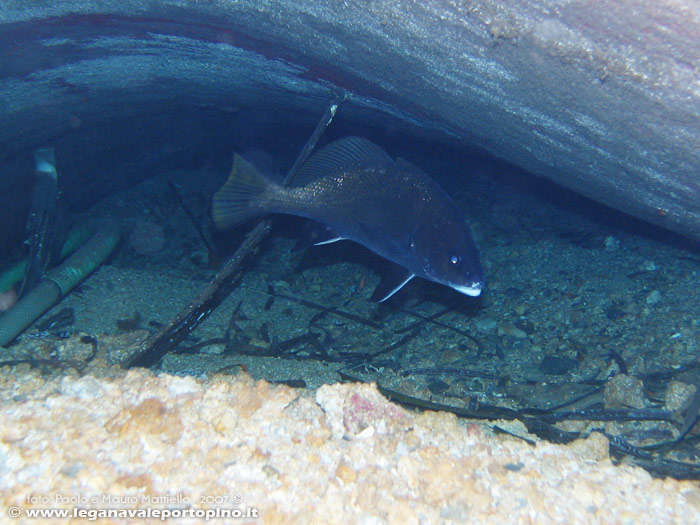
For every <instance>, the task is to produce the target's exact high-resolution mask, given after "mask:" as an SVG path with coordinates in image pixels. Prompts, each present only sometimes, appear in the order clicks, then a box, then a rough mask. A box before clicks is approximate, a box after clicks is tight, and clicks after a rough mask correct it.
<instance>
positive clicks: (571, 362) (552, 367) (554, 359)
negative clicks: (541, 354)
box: [540, 355, 578, 376]
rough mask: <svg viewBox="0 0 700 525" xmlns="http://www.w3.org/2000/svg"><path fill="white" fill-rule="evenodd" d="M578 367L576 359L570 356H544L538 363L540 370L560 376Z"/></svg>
mask: <svg viewBox="0 0 700 525" xmlns="http://www.w3.org/2000/svg"><path fill="white" fill-rule="evenodd" d="M576 367H578V361H576V359H573V358H571V357H559V356H554V355H548V356H545V358H544V359H542V363H540V371H541V372H542V373H543V374H547V375H550V376H560V375H564V374H568V373H569V372H570V371H571V370H573V369H574V368H576Z"/></svg>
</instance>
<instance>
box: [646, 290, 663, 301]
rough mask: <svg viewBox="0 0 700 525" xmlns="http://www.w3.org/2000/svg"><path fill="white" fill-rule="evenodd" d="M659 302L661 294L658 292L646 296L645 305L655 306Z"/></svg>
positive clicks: (653, 291) (654, 291)
mask: <svg viewBox="0 0 700 525" xmlns="http://www.w3.org/2000/svg"><path fill="white" fill-rule="evenodd" d="M659 301H661V292H660V291H658V290H652V291H651V293H650V294H649V295H647V304H656V303H658V302H659Z"/></svg>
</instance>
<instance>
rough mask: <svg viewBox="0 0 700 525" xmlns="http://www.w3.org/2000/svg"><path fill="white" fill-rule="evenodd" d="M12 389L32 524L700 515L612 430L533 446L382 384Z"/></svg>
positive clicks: (4, 482)
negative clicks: (625, 461) (618, 446)
mask: <svg viewBox="0 0 700 525" xmlns="http://www.w3.org/2000/svg"><path fill="white" fill-rule="evenodd" d="M0 401H1V403H2V404H1V406H0V436H1V438H0V469H1V470H2V476H0V487H1V490H2V502H1V504H2V508H1V509H0V512H1V513H2V516H3V517H2V521H3V522H11V520H10V519H9V518H8V516H9V515H11V514H12V513H13V512H17V511H16V510H15V509H14V508H13V507H16V508H19V509H20V511H19V512H20V516H19V518H18V519H17V520H18V522H23V523H36V522H37V521H39V522H41V523H51V522H56V523H59V522H60V523H72V522H82V523H85V522H87V520H88V519H89V516H90V514H89V512H90V511H92V512H93V514H92V517H99V516H100V515H101V514H99V513H100V512H101V513H103V514H102V515H104V514H105V513H106V512H107V510H108V509H112V512H113V517H112V518H104V519H99V521H100V522H102V523H105V522H115V523H141V522H144V521H146V522H150V521H153V522H156V521H158V520H157V519H155V518H152V519H151V520H149V519H146V520H144V519H143V516H144V515H145V514H141V515H138V514H136V515H135V516H136V517H133V518H130V517H129V515H128V512H129V511H131V512H132V513H133V512H141V513H146V512H151V513H152V514H151V515H152V516H153V515H154V514H153V513H154V511H155V512H158V511H160V512H161V513H162V512H163V511H165V512H166V513H170V515H171V516H172V517H171V518H170V519H169V521H171V522H178V523H180V522H192V523H194V522H199V521H201V519H200V518H197V517H189V516H193V515H195V514H196V513H199V516H200V517H201V516H202V515H203V513H204V512H205V511H207V510H210V511H212V512H214V513H217V512H218V513H219V515H220V516H223V515H225V514H224V513H225V512H227V511H228V512H230V513H231V515H232V516H236V517H238V519H236V520H235V521H236V522H239V523H343V524H346V523H367V524H374V523H401V524H402V525H408V524H413V523H416V524H417V523H452V522H454V523H461V522H470V523H587V524H589V523H700V488H699V485H698V483H697V482H679V481H676V480H672V479H666V480H659V479H653V478H652V477H651V476H650V475H649V474H648V473H647V472H646V471H644V470H642V469H640V468H634V467H628V466H614V465H613V464H612V463H611V461H610V459H609V457H608V446H607V441H606V439H605V437H603V436H602V435H600V434H593V435H592V436H591V437H590V438H588V439H586V440H580V441H577V442H574V443H572V444H570V445H568V446H561V445H554V444H548V443H544V442H540V443H538V444H536V445H535V446H531V445H528V444H527V443H525V442H523V441H521V440H517V439H515V438H512V437H504V436H495V435H492V434H491V432H490V431H488V430H487V429H485V428H484V427H483V426H481V425H479V424H473V423H471V424H464V423H461V422H459V421H458V420H457V419H456V418H455V417H454V416H452V415H449V414H444V413H435V412H426V413H422V414H417V413H413V412H410V411H407V410H405V409H404V408H402V407H400V406H398V405H395V404H393V403H391V402H389V401H387V400H386V399H385V398H384V397H383V396H382V395H381V394H379V392H378V391H377V390H376V389H375V388H374V387H373V386H371V385H363V384H335V385H326V386H322V387H321V388H320V389H319V390H318V391H317V392H316V394H315V398H313V399H310V398H307V397H304V396H303V395H301V394H300V393H299V391H296V390H294V389H291V388H289V387H286V386H276V385H271V384H269V383H267V382H265V381H254V380H253V379H251V378H250V377H249V376H247V375H245V374H240V375H238V376H225V375H219V376H215V377H213V378H212V379H208V380H196V379H194V378H192V377H178V376H171V375H167V374H161V375H154V374H153V373H151V372H147V371H145V370H132V371H129V372H126V373H124V372H117V371H115V372H114V373H112V374H111V375H110V374H108V375H106V376H105V377H94V376H89V375H88V376H83V377H76V376H74V377H70V376H68V377H62V378H57V379H51V380H46V379H44V378H42V377H41V375H39V374H38V373H37V374H34V373H33V372H31V371H30V372H28V373H27V374H23V375H21V376H20V375H13V374H9V375H3V380H2V384H1V385H0ZM74 508H76V509H78V510H73V509H74ZM32 509H34V510H36V509H67V512H68V513H69V514H68V516H69V517H68V518H58V517H56V516H54V517H53V518H44V519H41V520H37V519H33V518H30V517H28V514H27V511H28V510H32ZM149 509H150V510H149ZM217 509H219V510H217ZM80 512H82V514H80V515H78V514H76V513H80ZM188 512H189V513H190V514H189V515H188V514H187V513H188ZM132 515H133V514H132ZM256 516H257V517H256ZM231 521H232V520H231V519H224V518H214V519H212V520H210V522H212V523H216V522H229V523H230V522H231Z"/></svg>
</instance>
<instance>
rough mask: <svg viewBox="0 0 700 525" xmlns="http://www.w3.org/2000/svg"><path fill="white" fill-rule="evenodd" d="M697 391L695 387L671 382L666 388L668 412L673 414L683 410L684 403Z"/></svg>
mask: <svg viewBox="0 0 700 525" xmlns="http://www.w3.org/2000/svg"><path fill="white" fill-rule="evenodd" d="M696 389H697V387H696V386H695V385H688V384H686V383H681V382H680V381H671V382H670V383H669V384H668V387H667V388H666V394H665V396H664V402H665V403H664V404H665V407H666V410H670V411H671V412H673V411H675V410H678V409H679V408H681V407H682V406H683V403H685V402H686V401H687V400H688V398H689V397H690V396H692V395H693V394H694V393H695V390H696Z"/></svg>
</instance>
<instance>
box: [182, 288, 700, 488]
mask: <svg viewBox="0 0 700 525" xmlns="http://www.w3.org/2000/svg"><path fill="white" fill-rule="evenodd" d="M267 292H268V294H269V296H270V297H271V298H274V299H275V300H286V301H293V302H297V303H300V304H303V305H304V306H305V307H308V308H312V309H315V310H317V311H318V312H317V313H316V314H315V315H313V316H312V317H311V319H310V321H309V322H308V326H307V332H306V333H304V334H302V335H298V336H295V337H291V338H289V339H285V340H281V341H280V340H277V339H276V338H275V337H274V336H270V335H269V330H267V329H266V328H265V327H264V325H263V326H261V327H260V332H261V338H263V339H264V340H265V342H266V343H267V347H266V348H264V349H263V348H261V347H259V346H253V345H250V344H249V343H248V342H247V338H248V337H247V336H246V335H245V334H244V333H243V330H242V328H241V327H240V325H239V323H240V322H242V321H248V320H249V319H248V318H247V317H246V316H245V315H244V314H243V313H242V308H241V306H242V303H239V304H238V306H237V307H236V308H235V309H234V311H233V314H232V315H231V318H230V320H229V323H228V326H227V327H226V331H225V333H224V335H223V336H222V337H216V338H212V339H208V340H206V341H201V342H198V343H196V344H193V345H190V346H187V347H184V348H182V347H179V348H177V350H176V351H177V352H184V353H195V352H200V351H202V350H203V349H204V348H206V347H208V346H212V345H224V347H225V351H224V352H225V353H226V354H228V355H252V356H257V357H261V356H266V357H277V358H281V359H287V360H313V361H320V362H325V363H333V364H340V365H341V367H340V368H339V369H338V370H337V373H338V374H339V376H340V378H341V379H343V380H345V381H356V382H368V381H374V382H376V383H377V386H378V388H379V390H380V391H381V392H382V393H383V394H384V395H385V396H387V397H388V398H389V399H391V400H393V401H395V402H397V403H401V404H403V405H405V406H408V407H412V408H416V409H420V410H440V411H446V412H451V413H453V414H455V415H457V416H458V417H462V418H469V419H484V420H518V421H520V422H521V423H522V424H523V425H524V427H525V428H526V429H527V431H528V432H529V433H530V434H532V435H535V436H537V437H539V438H541V439H545V440H548V441H551V442H555V443H569V442H571V441H573V440H575V439H579V438H584V437H586V436H587V435H588V434H590V432H593V431H597V432H601V433H603V434H604V435H605V436H606V437H607V438H608V440H609V443H610V452H611V455H612V457H613V458H615V459H616V460H617V461H630V462H632V463H633V464H635V465H638V466H640V467H643V468H645V469H646V470H647V471H649V472H650V473H652V474H653V475H655V476H659V477H664V476H671V477H674V478H678V479H700V462H698V461H697V459H698V456H700V453H699V451H698V445H699V444H700V434H698V433H697V432H695V433H693V432H692V429H693V427H694V426H695V425H696V424H697V423H698V417H699V415H700V391H698V390H696V392H695V393H694V394H693V395H692V396H690V397H689V398H688V399H687V400H686V402H685V403H684V404H683V406H681V407H680V408H679V409H678V410H676V411H668V410H663V409H660V408H632V409H625V408H601V406H600V403H599V401H597V398H600V395H601V392H602V390H603V388H604V383H605V381H602V380H589V381H585V382H583V383H582V384H583V385H585V386H586V387H587V388H586V391H585V392H584V393H582V394H577V395H574V396H572V397H570V398H569V399H566V400H565V401H563V402H559V403H556V404H553V405H552V406H548V407H547V408H536V407H519V408H513V407H509V406H505V404H506V403H508V402H507V401H504V406H499V405H495V404H490V403H486V402H483V401H481V400H480V399H479V398H478V396H477V395H472V396H466V397H465V398H463V399H461V401H462V404H447V403H439V402H436V401H433V400H432V399H430V398H428V399H426V398H422V397H417V396H412V395H408V394H406V393H403V392H401V391H399V390H397V389H392V388H389V387H386V386H384V384H383V383H384V381H382V380H381V379H380V378H381V377H382V376H383V375H384V374H387V373H393V374H394V376H395V377H411V378H416V377H420V376H425V377H443V378H445V377H458V378H482V379H489V380H491V381H492V382H493V383H494V384H497V385H498V384H503V383H504V381H505V379H506V378H504V377H501V376H498V375H497V374H493V373H490V372H488V371H482V370H475V369H468V368H456V367H449V366H445V367H441V366H435V367H421V368H416V367H414V368H403V369H398V370H396V366H394V365H392V363H391V361H390V360H388V359H387V358H388V357H389V355H390V354H391V353H392V352H395V351H398V350H401V349H402V347H404V346H405V345H406V344H407V343H409V342H411V341H413V340H415V339H416V338H419V336H420V335H421V328H422V327H424V326H425V325H434V326H437V327H440V328H442V329H450V330H455V331H457V332H459V333H460V334H462V335H466V334H464V331H463V330H461V329H459V328H457V327H454V326H451V325H450V324H449V323H444V322H441V321H440V320H439V318H440V317H441V316H444V315H446V314H448V313H451V312H453V310H452V309H451V308H443V309H441V310H440V311H439V312H438V313H439V314H440V315H437V314H433V315H429V316H425V315H422V314H418V313H415V312H412V311H409V310H405V309H398V310H393V311H392V312H391V314H390V315H391V316H393V317H396V316H400V317H404V316H411V317H414V318H417V319H418V321H415V322H413V323H410V324H408V325H406V327H404V328H401V329H397V330H395V331H394V336H395V339H394V340H393V341H392V342H390V343H389V344H387V345H386V346H384V347H382V348H380V349H379V350H376V351H374V352H371V353H367V352H345V351H340V350H333V343H334V341H333V339H332V337H331V335H330V334H329V333H328V330H326V329H325V328H324V327H323V326H322V325H321V324H320V323H319V322H320V321H321V320H322V319H324V318H326V317H329V316H330V317H339V318H342V319H344V320H347V321H350V322H353V323H358V324H361V325H362V326H365V327H366V328H368V329H370V330H375V331H379V330H386V328H387V323H386V322H384V323H380V322H377V321H375V320H372V319H366V318H363V317H360V316H358V315H355V314H352V313H350V312H346V311H344V310H341V309H338V308H335V307H330V306H325V305H323V304H318V303H315V302H313V301H310V300H308V299H301V298H298V297H293V296H290V295H286V294H281V293H277V292H276V291H275V290H274V288H273V287H269V288H268V290H267ZM468 335H469V340H470V341H472V342H473V343H474V344H475V345H476V348H477V351H478V352H479V353H481V352H482V350H483V348H482V345H481V343H480V342H479V341H478V340H476V338H475V337H474V336H472V335H471V334H468ZM380 358H381V359H380ZM392 366H393V369H392ZM698 367H700V363H697V362H692V363H688V364H686V365H684V366H680V367H677V368H676V369H673V370H664V371H662V372H654V373H650V374H646V375H643V376H640V379H642V380H643V381H649V382H652V383H659V382H668V381H670V380H672V379H673V378H674V377H676V376H677V375H678V374H681V373H684V372H687V371H689V370H694V369H696V368H698ZM225 368H226V370H224V369H222V370H219V372H222V373H224V372H227V371H229V370H230V369H231V365H228V366H227V367H225ZM387 371H388V372H387ZM380 372H381V373H380ZM282 382H284V383H286V384H289V385H291V386H295V387H300V386H304V385H305V383H304V382H303V380H300V379H290V380H285V381H282ZM657 386H658V385H657ZM496 388H498V387H496ZM591 399H592V401H590V402H588V400H591ZM514 404H515V403H514ZM572 421H585V422H589V423H592V425H590V426H588V427H587V428H586V430H585V431H571V430H564V429H562V428H559V427H558V426H556V425H557V424H558V423H562V422H572ZM597 422H598V423H601V426H596V425H595V423H597ZM606 422H618V423H622V422H638V423H640V422H659V423H663V422H666V423H670V424H672V425H673V426H674V427H675V428H676V429H677V432H676V437H675V438H671V439H668V438H667V436H666V434H665V433H664V432H659V435H662V436H664V437H665V438H664V439H659V440H657V441H654V442H653V443H651V444H646V445H643V446H637V445H635V444H633V443H632V442H631V441H630V440H628V439H625V437H623V436H622V435H616V434H614V433H611V432H609V431H606V429H605V427H604V426H603V425H604V424H605V423H606ZM491 428H492V430H493V431H494V432H499V433H507V434H512V435H515V436H516V437H519V438H521V439H524V440H525V441H528V442H532V440H531V439H530V438H528V437H527V436H519V435H517V433H513V432H511V431H509V430H506V429H504V428H502V427H501V426H499V425H492V426H491ZM681 449H683V451H684V452H685V454H686V456H689V457H692V458H693V459H695V460H696V461H695V462H691V461H678V460H675V459H672V458H671V457H668V456H670V455H671V454H672V453H673V452H679V451H680V450H681ZM693 456H694V457H693Z"/></svg>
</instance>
